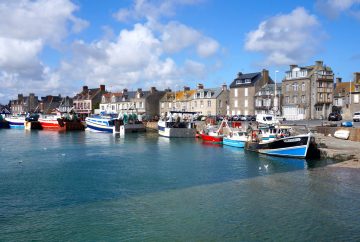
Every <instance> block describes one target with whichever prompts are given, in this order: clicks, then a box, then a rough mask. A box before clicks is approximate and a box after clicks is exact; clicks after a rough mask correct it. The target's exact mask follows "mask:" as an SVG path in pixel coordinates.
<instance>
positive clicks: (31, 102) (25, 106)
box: [10, 93, 39, 115]
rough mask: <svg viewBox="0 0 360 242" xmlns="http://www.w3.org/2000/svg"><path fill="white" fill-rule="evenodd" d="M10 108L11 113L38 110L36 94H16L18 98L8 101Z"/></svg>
mask: <svg viewBox="0 0 360 242" xmlns="http://www.w3.org/2000/svg"><path fill="white" fill-rule="evenodd" d="M10 109H11V113H12V114H15V115H16V114H26V113H34V112H39V100H38V96H35V94H34V93H30V94H29V96H24V95H23V94H18V98H17V99H15V100H11V101H10Z"/></svg>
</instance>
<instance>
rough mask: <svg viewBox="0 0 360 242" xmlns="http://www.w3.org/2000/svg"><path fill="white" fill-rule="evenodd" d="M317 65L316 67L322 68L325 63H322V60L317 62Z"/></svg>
mask: <svg viewBox="0 0 360 242" xmlns="http://www.w3.org/2000/svg"><path fill="white" fill-rule="evenodd" d="M315 65H316V66H317V67H322V66H323V62H322V61H320V60H318V61H315Z"/></svg>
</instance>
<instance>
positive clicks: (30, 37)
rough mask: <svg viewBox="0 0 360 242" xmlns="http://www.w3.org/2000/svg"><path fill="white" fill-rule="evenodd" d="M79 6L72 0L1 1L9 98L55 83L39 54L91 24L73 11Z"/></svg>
mask: <svg viewBox="0 0 360 242" xmlns="http://www.w3.org/2000/svg"><path fill="white" fill-rule="evenodd" d="M77 9H78V8H77V6H76V5H75V4H73V3H72V2H71V1H70V0H52V1H48V0H21V1H10V0H3V1H1V2H0V85H1V86H2V87H7V88H8V89H7V90H6V91H7V92H6V93H7V94H8V96H7V98H11V97H14V96H15V95H16V92H24V93H25V92H29V91H36V90H44V88H46V87H48V88H49V89H51V88H53V87H55V86H49V85H50V84H54V83H55V82H54V81H51V78H50V75H51V73H50V71H49V69H48V68H47V67H46V66H45V65H44V64H43V63H42V61H41V60H40V57H39V55H40V54H41V52H42V51H43V49H44V47H45V46H47V45H48V46H52V47H53V48H57V47H59V46H61V45H62V41H63V40H64V39H65V38H66V37H67V36H68V34H69V33H72V32H74V33H75V32H79V31H81V30H82V29H83V28H85V27H86V26H87V25H88V23H87V22H86V21H85V20H82V19H79V18H77V17H76V16H75V15H74V14H73V13H74V12H75V11H76V10H77Z"/></svg>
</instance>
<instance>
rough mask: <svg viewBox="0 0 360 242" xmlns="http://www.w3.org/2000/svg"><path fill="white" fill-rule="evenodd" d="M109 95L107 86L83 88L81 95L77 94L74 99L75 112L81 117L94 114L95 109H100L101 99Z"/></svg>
mask: <svg viewBox="0 0 360 242" xmlns="http://www.w3.org/2000/svg"><path fill="white" fill-rule="evenodd" d="M105 93H107V92H106V90H105V85H100V87H99V88H91V89H89V88H88V86H83V89H82V91H81V92H80V93H78V94H76V96H75V97H74V99H73V104H74V111H75V112H76V113H78V114H80V116H83V117H86V116H89V115H90V114H91V113H93V112H94V109H97V108H99V104H100V102H101V97H102V95H103V94H105Z"/></svg>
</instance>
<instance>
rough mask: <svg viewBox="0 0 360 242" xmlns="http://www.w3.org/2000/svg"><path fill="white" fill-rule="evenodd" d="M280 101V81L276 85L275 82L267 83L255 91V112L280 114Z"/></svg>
mask: <svg viewBox="0 0 360 242" xmlns="http://www.w3.org/2000/svg"><path fill="white" fill-rule="evenodd" d="M275 88H276V92H275ZM279 100H280V101H279ZM280 103H281V83H280V84H277V85H275V83H267V84H265V85H264V86H262V87H261V88H259V90H258V91H257V92H256V93H255V114H272V115H277V116H281V106H280Z"/></svg>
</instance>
